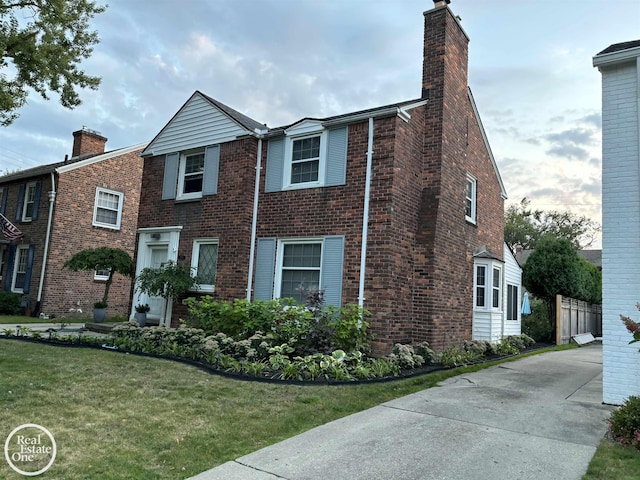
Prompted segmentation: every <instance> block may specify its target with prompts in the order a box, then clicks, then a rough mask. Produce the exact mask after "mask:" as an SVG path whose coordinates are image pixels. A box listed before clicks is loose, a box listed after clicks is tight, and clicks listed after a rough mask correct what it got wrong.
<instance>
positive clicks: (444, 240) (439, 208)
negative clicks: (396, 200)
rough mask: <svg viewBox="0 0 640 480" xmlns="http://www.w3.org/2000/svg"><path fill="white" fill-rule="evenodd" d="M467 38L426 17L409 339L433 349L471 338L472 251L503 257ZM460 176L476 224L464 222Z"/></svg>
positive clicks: (498, 206) (442, 18) (444, 12)
mask: <svg viewBox="0 0 640 480" xmlns="http://www.w3.org/2000/svg"><path fill="white" fill-rule="evenodd" d="M467 45H468V39H467V37H466V35H465V34H464V32H463V31H462V29H461V27H460V26H459V24H458V23H457V21H456V20H455V18H454V17H453V14H452V13H451V11H450V10H449V9H448V8H441V9H434V10H431V11H429V12H426V13H425V42H424V68H423V88H425V89H428V90H429V103H428V105H427V108H426V114H425V123H426V130H425V142H424V172H423V177H422V178H423V193H422V202H421V208H420V217H421V218H420V220H419V229H418V243H417V245H416V258H415V265H416V282H415V290H414V326H413V340H414V341H420V340H427V341H429V342H430V343H431V345H432V346H433V347H435V348H443V347H445V346H447V345H449V344H450V343H452V342H454V341H458V340H462V339H469V338H471V327H472V309H473V256H472V253H473V250H474V248H476V247H479V246H481V245H487V246H488V247H489V248H490V249H491V250H492V252H493V253H495V254H496V256H497V257H499V258H501V257H502V242H503V208H504V205H503V199H502V197H501V194H500V187H499V183H498V178H497V176H496V173H495V170H494V167H493V164H492V163H491V160H490V157H489V154H488V152H487V150H486V148H485V145H484V143H483V141H482V137H481V133H480V129H479V126H478V122H477V119H476V118H475V117H474V114H473V110H472V106H471V102H470V100H469V96H468V87H467ZM467 173H470V174H472V175H473V176H474V177H475V178H477V180H478V184H477V189H478V196H477V225H473V224H470V223H467V222H466V221H465V212H464V207H465V188H466V176H467Z"/></svg>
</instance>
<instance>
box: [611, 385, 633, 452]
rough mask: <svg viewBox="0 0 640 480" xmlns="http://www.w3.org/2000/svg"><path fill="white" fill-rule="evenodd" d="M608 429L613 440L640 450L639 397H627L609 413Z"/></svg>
mask: <svg viewBox="0 0 640 480" xmlns="http://www.w3.org/2000/svg"><path fill="white" fill-rule="evenodd" d="M609 429H610V432H611V436H612V437H613V438H614V439H615V440H617V441H618V442H620V443H621V444H623V445H628V446H631V447H634V448H636V449H638V450H640V397H635V396H632V397H629V398H628V399H627V400H626V401H625V402H624V404H623V405H622V406H621V407H620V408H619V409H617V410H615V411H614V412H612V413H611V417H610V419H609Z"/></svg>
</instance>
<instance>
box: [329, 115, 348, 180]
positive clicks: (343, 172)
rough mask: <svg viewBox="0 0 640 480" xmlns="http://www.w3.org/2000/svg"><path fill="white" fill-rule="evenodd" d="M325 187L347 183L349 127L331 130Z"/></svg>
mask: <svg viewBox="0 0 640 480" xmlns="http://www.w3.org/2000/svg"><path fill="white" fill-rule="evenodd" d="M328 137H329V140H328V142H329V144H328V146H327V167H326V171H325V185H327V186H332V185H344V184H345V183H347V127H346V126H345V127H340V128H335V129H333V130H329V134H328Z"/></svg>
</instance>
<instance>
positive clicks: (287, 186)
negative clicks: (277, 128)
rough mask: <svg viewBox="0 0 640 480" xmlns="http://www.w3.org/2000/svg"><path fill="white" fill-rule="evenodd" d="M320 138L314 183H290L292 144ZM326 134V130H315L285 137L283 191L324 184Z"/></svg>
mask: <svg viewBox="0 0 640 480" xmlns="http://www.w3.org/2000/svg"><path fill="white" fill-rule="evenodd" d="M317 136H320V159H319V161H318V180H316V181H315V182H304V183H291V169H292V164H293V160H292V158H293V142H295V141H296V140H303V139H305V138H312V137H317ZM327 138H328V133H327V131H326V130H315V131H311V132H306V133H304V134H300V135H292V136H287V137H286V142H285V147H284V169H283V170H284V172H283V175H284V182H283V190H295V189H299V188H313V187H322V186H323V185H324V183H325V181H324V180H325V170H326V165H327V148H328V141H327Z"/></svg>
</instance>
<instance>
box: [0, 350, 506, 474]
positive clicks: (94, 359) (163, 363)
mask: <svg viewBox="0 0 640 480" xmlns="http://www.w3.org/2000/svg"><path fill="white" fill-rule="evenodd" d="M496 363H500V362H493V363H490V364H484V365H474V366H471V367H463V368H458V369H455V370H448V371H443V372H437V373H433V374H428V375H422V376H420V377H416V378H412V379H405V380H398V381H393V382H388V383H378V384H368V385H351V386H300V385H282V384H267V383H258V382H243V381H238V380H231V379H227V378H223V377H218V376H215V375H211V374H209V373H206V372H203V371H201V370H199V369H197V368H194V367H191V366H188V365H184V364H180V363H177V362H171V361H167V360H158V359H153V358H147V357H139V356H134V355H124V354H120V353H116V352H109V351H102V350H95V349H84V348H66V347H54V346H49V345H43V344H32V343H23V342H19V341H15V340H5V339H2V340H0V372H2V374H1V375H0V409H1V410H0V441H2V443H3V444H4V440H3V439H4V438H6V436H7V435H8V434H9V432H11V430H13V429H14V428H15V427H17V426H19V425H22V424H24V423H36V424H39V425H42V426H44V427H45V428H47V429H49V431H51V432H52V434H53V435H54V437H55V439H56V442H57V444H58V456H57V458H56V460H55V463H54V465H53V467H52V468H51V470H49V471H48V472H47V473H46V474H45V475H44V476H43V478H64V479H69V480H73V479H85V478H100V479H121V478H145V479H182V478H186V477H188V476H192V475H195V474H197V473H199V472H201V471H204V470H206V469H209V468H212V467H214V466H216V465H219V464H222V463H224V462H226V461H229V460H232V459H235V458H237V457H239V456H241V455H244V454H247V453H250V452H253V451H255V450H257V449H259V448H262V447H264V446H267V445H270V444H273V443H275V442H278V441H280V440H283V439H286V438H289V437H291V436H293V435H296V434H298V433H301V432H303V431H306V430H308V429H310V428H313V427H315V426H318V425H321V424H324V423H326V422H329V421H331V420H334V419H337V418H340V417H343V416H345V415H349V414H351V413H355V412H358V411H361V410H364V409H366V408H369V407H373V406H375V405H378V404H380V403H382V402H385V401H388V400H391V399H393V398H397V397H399V396H402V395H407V394H409V393H413V392H416V391H419V390H422V389H425V388H429V387H432V386H434V385H435V384H437V383H438V382H440V381H442V380H444V379H445V378H448V377H451V376H455V375H459V374H461V373H466V372H470V371H477V370H480V369H482V368H486V367H487V366H490V365H494V364H496ZM0 478H6V479H13V478H15V479H17V478H23V477H21V476H19V475H18V474H14V473H13V471H11V470H10V469H9V467H8V466H7V464H6V462H4V461H2V462H0Z"/></svg>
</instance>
